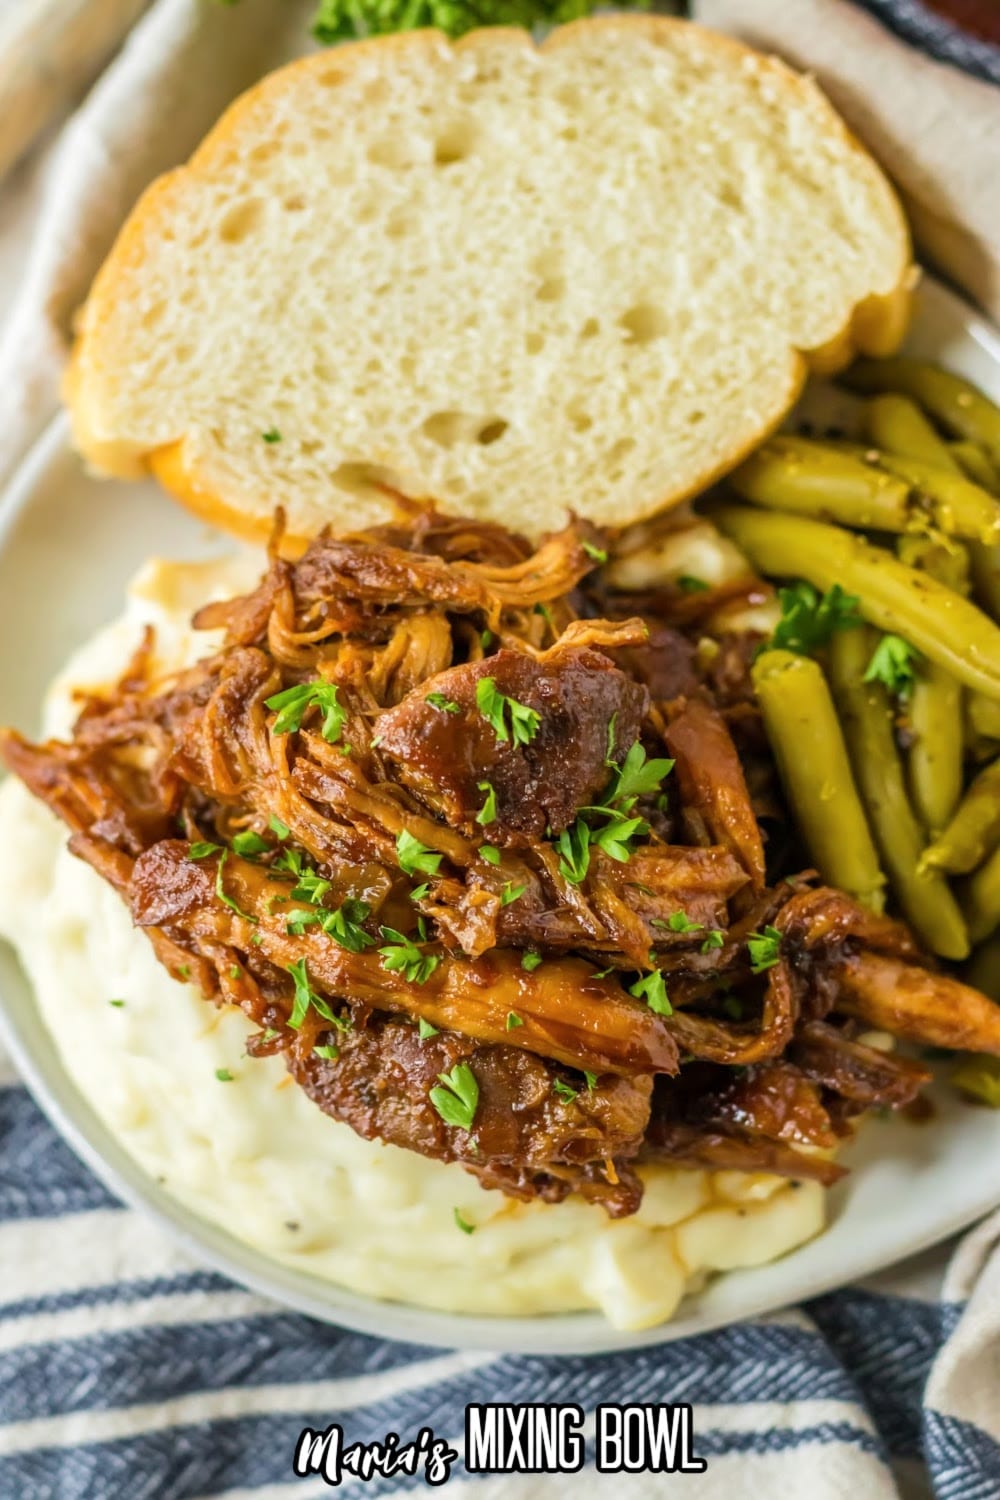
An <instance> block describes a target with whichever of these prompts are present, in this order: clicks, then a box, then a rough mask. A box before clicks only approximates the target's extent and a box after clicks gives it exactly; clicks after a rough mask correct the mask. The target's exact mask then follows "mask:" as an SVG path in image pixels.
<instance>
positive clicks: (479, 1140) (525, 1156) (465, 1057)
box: [289, 1017, 651, 1216]
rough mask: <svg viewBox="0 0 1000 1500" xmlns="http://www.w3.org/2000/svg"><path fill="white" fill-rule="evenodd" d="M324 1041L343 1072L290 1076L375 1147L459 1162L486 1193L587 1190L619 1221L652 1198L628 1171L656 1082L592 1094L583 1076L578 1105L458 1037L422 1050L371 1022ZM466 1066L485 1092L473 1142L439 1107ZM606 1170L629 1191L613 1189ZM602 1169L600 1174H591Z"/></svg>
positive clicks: (495, 1051) (449, 1035) (570, 1078)
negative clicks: (450, 1081) (441, 1095)
mask: <svg viewBox="0 0 1000 1500" xmlns="http://www.w3.org/2000/svg"><path fill="white" fill-rule="evenodd" d="M324 1040H325V1041H326V1042H328V1043H333V1044H334V1045H335V1046H336V1047H337V1050H338V1052H339V1057H338V1058H337V1059H336V1061H332V1060H331V1061H327V1060H325V1059H323V1058H321V1057H317V1056H316V1054H315V1053H310V1054H309V1055H308V1056H307V1057H305V1058H298V1057H290V1058H289V1068H290V1070H291V1072H292V1075H293V1077H294V1078H295V1079H296V1081H297V1082H298V1083H300V1084H301V1085H302V1087H303V1088H304V1089H305V1090H306V1092H307V1093H308V1094H309V1096H310V1097H311V1098H312V1099H314V1100H315V1102H316V1103H317V1104H318V1105H319V1106H320V1108H321V1109H322V1110H324V1112H325V1113H326V1114H329V1115H333V1116H334V1118H335V1119H338V1120H343V1121H345V1122H346V1123H347V1124H348V1125H350V1126H351V1128H352V1129H353V1130H354V1131H356V1132H357V1134H358V1135H360V1136H363V1137H364V1138H365V1139H366V1140H372V1139H376V1138H377V1139H379V1140H383V1141H387V1142H388V1143H390V1144H391V1145H396V1146H404V1147H406V1148H408V1149H409V1150H411V1151H418V1152H420V1154H421V1155H423V1156H432V1157H435V1158H436V1159H437V1160H439V1161H460V1162H461V1163H462V1165H463V1166H464V1167H465V1168H466V1169H467V1170H468V1171H470V1172H473V1173H474V1174H475V1175H476V1176H477V1177H479V1178H480V1179H481V1180H482V1181H483V1183H484V1185H485V1186H502V1187H503V1189H504V1191H505V1192H508V1193H511V1194H512V1195H513V1196H516V1197H518V1198H533V1197H545V1198H548V1200H549V1201H553V1200H554V1199H558V1198H561V1197H564V1196H565V1194H566V1193H567V1192H570V1191H574V1190H577V1189H578V1186H580V1185H582V1186H584V1187H585V1190H586V1196H588V1197H593V1198H594V1199H595V1200H596V1201H599V1202H603V1203H604V1204H605V1206H606V1207H607V1208H608V1210H609V1212H611V1214H612V1216H617V1215H618V1214H620V1213H622V1212H626V1213H628V1212H634V1209H635V1207H637V1206H638V1193H637V1189H638V1191H639V1192H641V1189H640V1188H639V1184H638V1183H637V1182H636V1180H635V1179H634V1178H633V1177H632V1176H631V1174H629V1173H628V1169H627V1165H626V1163H627V1161H628V1160H629V1159H630V1158H632V1157H634V1156H635V1155H636V1153H637V1152H638V1150H639V1147H640V1145H641V1144H642V1139H643V1135H644V1132H645V1129H646V1123H647V1121H648V1118H649V1098H650V1089H651V1080H649V1079H648V1078H639V1079H633V1080H626V1079H622V1078H615V1077H604V1078H600V1079H598V1081H597V1082H596V1084H595V1085H594V1088H593V1089H592V1090H588V1089H587V1087H586V1086H585V1084H584V1081H583V1079H582V1078H581V1077H580V1076H579V1075H566V1079H567V1089H568V1088H569V1087H574V1088H576V1089H577V1090H578V1092H577V1094H576V1097H575V1098H567V1097H566V1094H565V1092H564V1093H563V1094H561V1095H560V1094H557V1093H556V1092H554V1090H553V1083H554V1081H555V1077H556V1076H557V1075H556V1074H554V1073H553V1070H552V1068H551V1067H550V1066H549V1065H548V1064H546V1063H544V1062H542V1061H541V1060H540V1059H539V1058H536V1057H532V1056H531V1055H530V1054H529V1053H525V1052H518V1051H516V1050H515V1049H514V1048H513V1047H503V1046H497V1047H489V1046H487V1047H482V1046H477V1045H476V1043H475V1042H474V1041H472V1040H471V1039H470V1038H468V1037H465V1036H459V1035H457V1034H456V1033H454V1032H441V1033H439V1034H438V1035H437V1036H434V1037H428V1038H427V1039H426V1040H425V1041H421V1040H420V1038H419V1035H418V1032H417V1028H416V1026H414V1025H413V1024H412V1023H411V1022H409V1021H403V1020H400V1019H399V1018H396V1017H388V1018H386V1017H372V1018H371V1019H370V1020H369V1021H368V1022H367V1023H366V1024H365V1025H364V1026H363V1027H361V1028H358V1029H356V1030H354V1031H350V1032H336V1033H333V1032H331V1033H329V1034H328V1035H327V1036H326V1037H325V1038H324ZM460 1063H464V1064H466V1065H467V1066H468V1067H470V1068H471V1069H472V1072H473V1074H474V1076H475V1079H476V1082H477V1084H478V1087H479V1101H478V1105H477V1107H476V1113H475V1117H474V1119H473V1123H472V1129H471V1131H467V1130H465V1129H462V1128H461V1127H458V1126H453V1125H448V1124H446V1123H445V1121H444V1120H442V1118H441V1116H440V1115H439V1114H438V1112H437V1110H436V1109H435V1108H434V1105H433V1104H432V1103H431V1101H430V1091H431V1089H432V1088H434V1087H435V1086H436V1085H437V1084H438V1082H439V1078H440V1075H441V1074H442V1073H448V1072H450V1071H451V1070H452V1069H453V1068H454V1067H456V1066H457V1065H458V1064H460ZM605 1162H608V1163H613V1164H614V1166H613V1168H612V1171H611V1175H612V1176H614V1177H619V1178H621V1177H623V1176H624V1177H625V1178H626V1179H627V1181H626V1182H625V1183H624V1184H623V1183H617V1184H616V1183H614V1182H612V1181H609V1180H608V1178H607V1177H606V1176H605V1175H604V1173H605V1168H604V1165H603V1164H604V1163H605ZM591 1164H596V1166H597V1169H598V1170H597V1171H596V1172H590V1173H588V1172H586V1169H587V1168H588V1167H589V1166H590V1165H591Z"/></svg>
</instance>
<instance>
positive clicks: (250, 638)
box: [2, 511, 1000, 1216]
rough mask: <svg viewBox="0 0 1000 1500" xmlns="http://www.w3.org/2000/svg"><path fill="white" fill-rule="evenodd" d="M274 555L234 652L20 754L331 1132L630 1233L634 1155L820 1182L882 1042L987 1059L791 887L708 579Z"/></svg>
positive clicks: (475, 549)
mask: <svg viewBox="0 0 1000 1500" xmlns="http://www.w3.org/2000/svg"><path fill="white" fill-rule="evenodd" d="M279 541H280V538H278V539H276V541H275V544H274V546H273V547H272V555H271V562H270V568H269V571H268V572H267V574H266V576H265V577H264V578H263V580H262V581H261V583H260V585H259V587H258V588H257V589H256V590H255V592H253V593H252V594H250V595H248V596H246V597H244V598H239V599H235V600H232V601H229V602H226V603H223V604H212V605H209V606H208V607H206V608H204V609H202V610H201V611H200V614H199V615H198V616H197V617H196V624H197V625H199V626H201V627H204V628H213V629H219V628H222V629H223V630H224V631H225V642H224V645H223V647H222V649H221V650H219V651H218V652H217V653H216V654H215V655H212V656H208V657H206V658H205V659H204V660H202V661H200V662H199V663H198V664H197V665H196V666H194V667H191V668H190V669H188V670H184V671H181V672H178V673H176V674H175V675H172V676H170V677H169V678H167V679H164V678H162V677H160V678H159V679H158V680H157V679H156V677H155V674H154V672H153V668H152V659H153V657H152V651H153V642H152V641H151V640H147V641H146V643H145V644H144V647H143V649H142V650H141V651H140V653H139V654H138V655H137V657H136V659H135V660H134V661H133V663H132V665H131V667H130V669H129V671H128V673H127V674H126V676H125V678H124V679H123V680H122V681H121V682H120V683H119V684H118V686H117V688H116V689H115V690H114V691H113V692H110V693H109V694H108V695H106V696H94V697H91V698H89V699H87V700H86V702H85V704H84V707H83V710H82V713H81V715H80V718H79V721H78V723H77V725H76V728H75V731H74V735H73V739H72V742H71V743H61V742H56V741H52V742H49V743H47V744H43V745H33V744H29V743H27V742H26V741H25V740H23V739H22V738H20V737H19V736H18V735H16V734H13V733H8V734H6V735H5V736H4V738H3V741H2V750H3V755H4V757H5V759H6V761H7V764H8V765H9V766H10V767H11V768H12V769H13V770H14V771H15V772H16V773H17V774H18V775H19V776H21V777H22V778H23V779H24V781H25V782H26V783H27V785H28V786H29V787H30V788H31V790H32V791H33V792H34V793H35V794H36V795H37V796H39V797H40V798H42V799H43V800H44V801H45V802H46V803H48V805H49V806H50V807H52V808H53V809H54V810H55V811H56V812H57V813H58V814H59V815H60V817H62V818H63V819H64V820H65V822H66V823H67V824H68V825H69V827H70V828H71V830H72V837H71V841H70V846H71V848H72V849H73V851H74V852H75V853H76V854H78V855H80V856H81V857H82V858H84V859H86V860H87V861H89V863H90V864H91V865H92V866H93V867H94V868H95V869H96V870H97V871H98V872H99V873H100V874H101V875H102V876H103V877H104V878H105V879H106V880H108V881H110V882H111V884H112V885H113V886H114V887H115V888H116V889H117V890H118V891H119V892H120V894H121V896H122V897H123V899H124V900H125V901H126V902H127V904H128V905H129V907H130V909H131V911H132V914H133V917H134V920H135V921H136V923H137V924H138V925H139V926H140V927H142V928H143V929H144V930H145V932H146V933H147V935H148V936H149V938H150V940H151V942H152V943H153V945H154V948H155V950H156V952H157V955H158V957H159V958H160V960H161V962H162V963H163V964H164V965H165V966H166V967H167V968H168V969H169V971H170V972H171V973H172V974H173V975H174V976H175V977H177V978H179V979H187V978H190V979H191V980H192V981H193V982H195V983H196V984H198V985H199V986H200V988H201V990H202V992H203V994H204V995H205V996H206V997H207V998H210V999H213V1000H215V1001H216V1002H217V1003H221V1004H228V1005H235V1006H239V1007H240V1009H241V1010H243V1011H244V1012H245V1013H246V1015H247V1016H248V1017H250V1019H251V1020H252V1021H253V1023H254V1025H255V1027H256V1028H257V1029H256V1031H255V1032H254V1034H253V1036H252V1037H251V1039H250V1042H249V1051H250V1053H251V1054H252V1055H255V1056H262V1055H269V1054H273V1053H279V1052H280V1053H281V1054H282V1055H283V1056H284V1058H285V1060H286V1063H287V1066H288V1068H289V1070H290V1071H291V1073H292V1075H293V1076H294V1078H295V1079H296V1081H297V1082H298V1083H299V1084H300V1085H301V1086H302V1087H303V1088H304V1089H305V1090H306V1091H307V1092H308V1094H309V1095H310V1096H311V1097H312V1098H313V1099H314V1100H315V1102H316V1103H317V1104H318V1105H319V1106H320V1108H321V1109H323V1110H325V1111H326V1112H327V1113H328V1114H330V1115H332V1116H334V1117H335V1118H336V1119H338V1120H343V1121H346V1122H347V1123H348V1124H349V1125H350V1126H351V1127H352V1128H353V1129H354V1130H356V1131H357V1132H358V1133H359V1134H360V1135H362V1136H364V1137H368V1138H371V1137H379V1138H380V1139H382V1140H384V1141H389V1142H392V1143H394V1144H396V1145H399V1146H404V1147H407V1148H408V1149H410V1150H412V1151H418V1152H421V1153H423V1154H424V1155H426V1156H430V1157H437V1158H439V1159H441V1160H444V1161H459V1162H461V1163H462V1164H463V1166H465V1167H466V1168H467V1170H468V1171H470V1172H472V1173H474V1174H475V1175H476V1176H477V1177H479V1178H480V1179H481V1181H482V1182H483V1183H484V1184H485V1185H486V1186H489V1187H497V1188H501V1189H503V1191H505V1192H507V1193H510V1194H513V1195H514V1196H516V1197H520V1198H525V1199H529V1198H534V1197H539V1198H542V1199H545V1200H546V1201H550V1202H554V1201H558V1200H559V1199H561V1198H562V1197H564V1196H565V1195H566V1194H567V1193H569V1192H576V1193H579V1194H582V1195H583V1196H584V1197H586V1198H587V1199H590V1200H592V1201H595V1202H599V1203H601V1204H603V1205H604V1207H605V1209H606V1210H607V1212H608V1213H609V1214H611V1215H614V1216H620V1215H626V1214H629V1213H632V1212H634V1211H635V1209H636V1207H637V1206H638V1203H639V1201H640V1198H641V1193H642V1183H641V1180H640V1177H639V1176H638V1175H637V1172H636V1166H637V1165H641V1164H642V1163H643V1162H649V1161H668V1162H671V1163H676V1164H686V1165H698V1166H709V1167H725V1168H746V1169H758V1168H760V1169H767V1170H770V1171H775V1172H779V1173H784V1174H787V1175H789V1176H792V1177H814V1178H818V1179H820V1180H821V1181H823V1182H831V1181H833V1180H835V1179H836V1178H837V1177H838V1176H839V1175H840V1172H841V1170H842V1169H841V1168H839V1167H837V1166H836V1165H835V1164H834V1163H833V1161H832V1160H831V1159H830V1153H831V1150H832V1148H833V1147H835V1145H836V1144H837V1141H838V1138H839V1137H841V1136H842V1135H844V1134H845V1133H846V1131H847V1129H848V1125H847V1121H848V1120H849V1118H850V1117H851V1116H852V1115H855V1114H857V1113H859V1112H860V1111H862V1110H864V1109H866V1108H868V1107H869V1106H872V1105H880V1106H886V1105H887V1106H891V1107H900V1106H903V1105H905V1104H907V1103H908V1102H909V1101H911V1100H912V1099H913V1098H914V1096H915V1094H916V1092H917V1091H918V1089H919V1088H920V1086H921V1084H923V1083H924V1082H925V1081H926V1079H927V1076H928V1075H927V1073H926V1071H925V1070H924V1069H923V1068H922V1067H920V1066H919V1065H918V1064H917V1063H915V1062H913V1061H910V1060H908V1059H906V1058H904V1057H901V1056H896V1055H892V1054H889V1053H886V1052H884V1051H882V1050H876V1049H875V1048H873V1047H871V1046H869V1045H866V1044H865V1042H864V1041H863V1040H861V1039H860V1037H861V1036H862V1035H863V1034H864V1033H865V1031H866V1030H869V1031H870V1030H871V1029H872V1028H876V1029H879V1030H887V1031H889V1032H892V1033H894V1034H896V1035H897V1036H901V1037H906V1038H911V1039H916V1040H919V1041H923V1042H926V1043H931V1044H934V1045H937V1046H945V1047H973V1048H976V1049H978V1050H980V1051H997V1050H1000V1011H998V1010H997V1009H996V1008H995V1007H994V1006H992V1005H991V1004H990V1003H989V1002H988V1001H987V1000H986V999H985V998H984V997H983V996H981V995H979V994H978V993H977V992H975V991H973V990H970V989H968V988H967V987H965V986H963V985H961V984H960V983H958V982H957V981H956V980H955V979H952V978H950V977H947V976H944V975H942V974H940V973H937V972H934V971H933V969H932V968H931V967H930V966H929V964H928V962H927V961H926V960H925V959H924V958H923V957H922V955H921V954H920V953H919V952H918V951H917V948H916V946H915V944H914V942H913V940H912V938H911V937H910V935H909V933H908V932H907V930H906V929H905V928H904V927H902V926H901V925H900V924H899V923H897V922H894V921H891V920H889V919H887V918H885V917H882V916H876V915H874V914H873V913H871V912H869V911H866V910H864V909H863V908H862V907H859V906H857V905H855V904H854V903H853V902H852V901H851V900H849V899H848V898H847V897H846V896H844V895H842V894H841V893H839V892H838V891H835V890H830V889H828V888H824V887H820V886H818V885H817V884H816V881H815V878H814V877H813V876H811V874H810V873H809V872H808V871H807V872H805V873H796V867H795V857H796V856H795V848H794V838H792V839H791V840H790V839H789V838H788V837H787V833H788V830H787V828H784V827H783V818H782V811H781V807H780V797H779V794H778V792H777V790H776V783H775V781H774V777H773V773H772V767H771V762H770V759H769V757H768V755H767V747H766V743H765V741H764V739H763V734H762V730H761V726H760V721H759V716H758V714H757V711H756V708H755V706H754V703H753V698H752V691H751V688H750V684H749V674H748V663H749V661H750V658H751V654H752V650H753V647H754V645H755V644H756V638H755V637H753V636H750V635H746V634H742V635H740V634H735V633H731V634H728V635H723V636H722V637H721V638H719V639H717V640H715V641H714V642H712V641H708V640H706V639H705V638H704V632H703V628H702V623H701V622H702V621H703V620H704V619H705V618H706V617H707V615H708V613H709V612H710V611H711V610H713V609H717V608H718V606H719V605H720V597H719V593H718V591H713V590H704V591H701V592H698V593H691V592H688V593H684V592H683V591H682V590H679V589H677V588H676V587H673V588H672V587H665V588H664V589H663V590H662V591H661V592H659V593H655V594H646V595H644V596H642V597H641V598H639V597H638V596H633V597H631V598H630V597H628V596H625V595H622V594H616V593H615V592H614V591H613V590H611V589H610V588H609V587H608V586H607V585H606V584H605V583H604V582H603V581H602V574H601V572H600V567H599V564H600V563H601V562H602V561H603V560H604V554H603V551H602V550H601V547H600V538H599V537H598V536H597V535H596V534H595V533H594V532H593V531H592V530H591V529H589V528H588V527H586V526H585V525H583V524H582V523H579V522H574V523H573V524H571V525H569V526H568V527H567V528H566V530H564V531H563V532H561V533H559V534H558V535H555V536H553V537H551V538H549V539H548V540H547V541H545V542H544V543H543V544H542V545H541V546H540V548H539V549H538V550H537V551H535V552H532V551H531V549H530V547H529V546H528V544H527V543H525V542H524V541H523V540H522V539H520V538H518V537H516V536H513V535H510V534H509V533H507V532H505V531H503V530H502V529H500V528H498V527H494V526H487V525H481V524H477V523H473V522H467V521H462V520H456V519H446V518H444V517H441V516H439V515H436V514H434V513H419V514H418V513H417V512H416V511H413V512H411V513H410V514H409V515H408V517H407V518H406V519H403V520H401V521H400V523H399V524H398V525H394V526H389V527H383V528H379V529H378V530H374V531H371V532H368V533H365V534H364V535H361V536H358V537H354V538H348V539H340V540H338V539H335V538H333V537H331V536H322V537H320V538H319V539H318V540H316V541H315V542H314V543H313V544H312V545H311V546H310V547H309V549H308V550H307V551H306V552H305V554H304V555H303V556H302V557H301V558H300V559H299V560H298V561H297V562H289V561H285V560H283V559H282V557H281V556H280V552H279V545H278V543H279ZM765 587H766V586H764V585H762V584H760V583H759V582H758V581H755V580H753V579H748V580H747V584H746V589H749V590H753V589H754V588H757V589H763V588H765ZM730 592H731V590H730ZM744 592H746V590H744ZM637 606H638V607H639V608H640V609H641V612H642V613H641V615H637V614H636V613H635V610H636V607H637ZM748 788H752V789H753V791H752V794H751V791H750V790H749V789H748ZM769 819H770V820H771V822H770V828H771V837H770V838H769V839H768V841H767V844H766V846H765V839H764V836H763V834H762V826H761V824H762V821H763V822H764V824H765V826H768V820H769ZM779 835H781V836H779ZM765 847H766V848H767V851H768V861H767V862H766V860H765Z"/></svg>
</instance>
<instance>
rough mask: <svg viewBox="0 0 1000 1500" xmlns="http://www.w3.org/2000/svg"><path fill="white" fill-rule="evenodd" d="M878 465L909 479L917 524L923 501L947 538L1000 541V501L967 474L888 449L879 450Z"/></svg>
mask: <svg viewBox="0 0 1000 1500" xmlns="http://www.w3.org/2000/svg"><path fill="white" fill-rule="evenodd" d="M876 462H877V463H878V465H879V467H880V468H883V469H887V470H888V471H889V473H890V474H895V475H896V477H897V478H898V479H903V480H905V481H906V483H907V484H908V485H909V486H910V488H911V490H912V491H913V492H914V493H913V496H912V497H911V512H910V513H911V516H912V518H913V520H914V521H919V519H920V510H921V508H922V507H921V504H920V501H921V499H922V500H923V502H924V505H925V507H926V511H927V513H928V515H929V518H930V520H931V521H932V522H933V524H934V525H935V526H938V527H940V529H941V530H942V531H943V532H945V533H946V535H948V536H963V537H969V538H970V539H971V540H973V541H977V542H984V543H986V544H992V543H996V542H1000V501H998V500H997V499H996V497H995V496H994V495H991V494H990V493H989V491H988V490H984V489H981V488H980V486H979V485H978V484H973V482H972V480H971V479H966V477H965V475H964V474H961V473H959V474H953V473H952V472H951V471H950V470H949V469H939V468H935V467H932V466H931V465H930V464H927V463H924V462H922V460H920V459H917V458H905V457H902V456H901V455H900V454H898V453H888V452H886V450H885V449H884V448H882V449H879V450H878V457H877V459H876ZM911 524H912V523H911Z"/></svg>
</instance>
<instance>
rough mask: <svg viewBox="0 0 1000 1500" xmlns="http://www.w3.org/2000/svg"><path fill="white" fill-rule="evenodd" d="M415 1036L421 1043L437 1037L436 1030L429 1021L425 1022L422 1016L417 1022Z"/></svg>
mask: <svg viewBox="0 0 1000 1500" xmlns="http://www.w3.org/2000/svg"><path fill="white" fill-rule="evenodd" d="M417 1035H418V1036H419V1038H420V1040H421V1041H422V1042H426V1041H427V1040H428V1038H429V1037H432V1036H437V1035H438V1028H437V1027H436V1026H432V1025H431V1023H430V1021H425V1020H424V1018H423V1016H421V1017H420V1018H419V1020H418V1021H417Z"/></svg>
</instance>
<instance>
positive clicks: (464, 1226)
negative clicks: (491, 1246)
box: [452, 1208, 476, 1234]
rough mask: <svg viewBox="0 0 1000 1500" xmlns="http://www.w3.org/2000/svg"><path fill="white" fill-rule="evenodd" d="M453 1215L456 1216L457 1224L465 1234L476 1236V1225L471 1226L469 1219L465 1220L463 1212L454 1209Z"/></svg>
mask: <svg viewBox="0 0 1000 1500" xmlns="http://www.w3.org/2000/svg"><path fill="white" fill-rule="evenodd" d="M452 1213H453V1214H454V1215H455V1223H456V1224H457V1225H458V1227H459V1229H460V1230H461V1231H462V1233H463V1234H475V1232H476V1226H475V1224H470V1223H469V1221H468V1219H463V1217H462V1210H461V1209H460V1208H453V1209H452Z"/></svg>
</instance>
